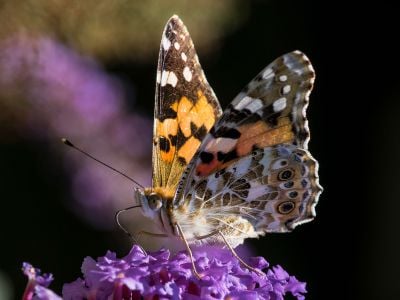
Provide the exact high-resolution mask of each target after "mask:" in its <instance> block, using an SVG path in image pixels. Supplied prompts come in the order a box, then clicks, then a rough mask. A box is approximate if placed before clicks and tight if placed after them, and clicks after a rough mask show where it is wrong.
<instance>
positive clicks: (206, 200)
mask: <svg viewBox="0 0 400 300" xmlns="http://www.w3.org/2000/svg"><path fill="white" fill-rule="evenodd" d="M317 169H318V165H317V163H316V162H315V160H314V159H313V158H312V157H311V155H310V154H309V152H308V151H307V150H302V149H299V148H298V147H296V146H294V145H292V144H280V145H276V146H272V147H267V148H264V149H257V150H253V151H252V152H251V154H249V155H247V156H244V157H242V158H240V159H238V160H236V161H234V162H232V163H231V164H230V165H228V166H227V167H225V168H223V169H220V170H219V171H217V172H215V173H213V174H211V175H208V176H206V177H202V178H198V179H197V180H193V181H192V184H191V189H190V191H189V192H188V193H187V194H185V200H186V201H185V205H184V206H183V207H185V208H186V211H185V214H184V215H179V216H178V218H179V222H180V224H181V226H182V227H183V228H184V229H186V228H187V231H193V230H191V226H192V225H191V224H194V223H195V224H196V230H197V231H198V232H212V231H213V230H215V229H218V230H220V231H222V232H223V233H224V235H225V236H226V237H227V238H228V240H229V242H230V244H231V245H233V246H236V245H238V244H240V243H241V242H242V241H243V240H244V239H245V238H249V237H257V236H259V235H264V234H265V233H266V232H287V231H291V230H293V229H294V228H295V227H296V226H297V225H298V224H301V223H305V222H308V221H311V220H312V219H313V218H314V217H315V205H316V203H317V200H318V196H319V194H320V193H321V187H320V186H319V184H318V177H317V176H318V175H317V171H318V170H317ZM193 216H195V218H196V220H192V219H191V218H193Z"/></svg>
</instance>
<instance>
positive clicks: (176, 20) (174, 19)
mask: <svg viewBox="0 0 400 300" xmlns="http://www.w3.org/2000/svg"><path fill="white" fill-rule="evenodd" d="M167 24H179V25H182V24H183V22H182V20H181V18H179V16H178V15H172V17H170V18H169V19H168V21H167Z"/></svg>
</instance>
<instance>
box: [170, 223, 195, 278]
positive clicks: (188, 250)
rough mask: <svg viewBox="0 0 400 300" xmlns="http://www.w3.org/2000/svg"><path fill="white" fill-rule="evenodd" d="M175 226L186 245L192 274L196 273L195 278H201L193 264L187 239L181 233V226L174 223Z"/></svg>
mask: <svg viewBox="0 0 400 300" xmlns="http://www.w3.org/2000/svg"><path fill="white" fill-rule="evenodd" d="M176 227H177V228H178V231H179V234H180V236H181V238H182V240H183V243H184V244H185V246H186V250H187V252H188V253H189V256H190V261H191V262H192V269H193V274H194V275H196V277H197V278H199V279H201V276H200V274H199V273H198V272H197V269H196V266H195V264H194V257H193V253H192V249H190V246H189V243H188V241H187V240H186V237H185V234H184V233H183V230H182V228H181V226H180V225H179V224H178V223H176Z"/></svg>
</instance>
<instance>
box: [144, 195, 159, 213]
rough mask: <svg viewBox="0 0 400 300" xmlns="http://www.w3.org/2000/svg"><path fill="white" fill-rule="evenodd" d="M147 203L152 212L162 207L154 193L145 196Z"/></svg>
mask: <svg viewBox="0 0 400 300" xmlns="http://www.w3.org/2000/svg"><path fill="white" fill-rule="evenodd" d="M147 201H148V203H149V207H150V209H152V210H159V209H160V208H161V206H162V201H161V197H160V196H159V195H157V194H155V193H153V194H150V195H149V196H147Z"/></svg>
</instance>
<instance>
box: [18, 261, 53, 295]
mask: <svg viewBox="0 0 400 300" xmlns="http://www.w3.org/2000/svg"><path fill="white" fill-rule="evenodd" d="M22 271H23V272H24V274H25V275H26V276H27V277H28V284H27V285H26V288H25V291H24V295H23V296H22V299H23V300H31V299H41V300H60V299H61V298H60V297H59V296H58V295H56V294H55V293H54V292H53V291H51V290H49V289H48V288H47V287H48V286H49V284H50V283H51V282H52V281H53V275H52V274H41V271H40V270H39V269H37V268H34V267H32V265H30V264H28V263H25V262H24V263H23V264H22Z"/></svg>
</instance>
